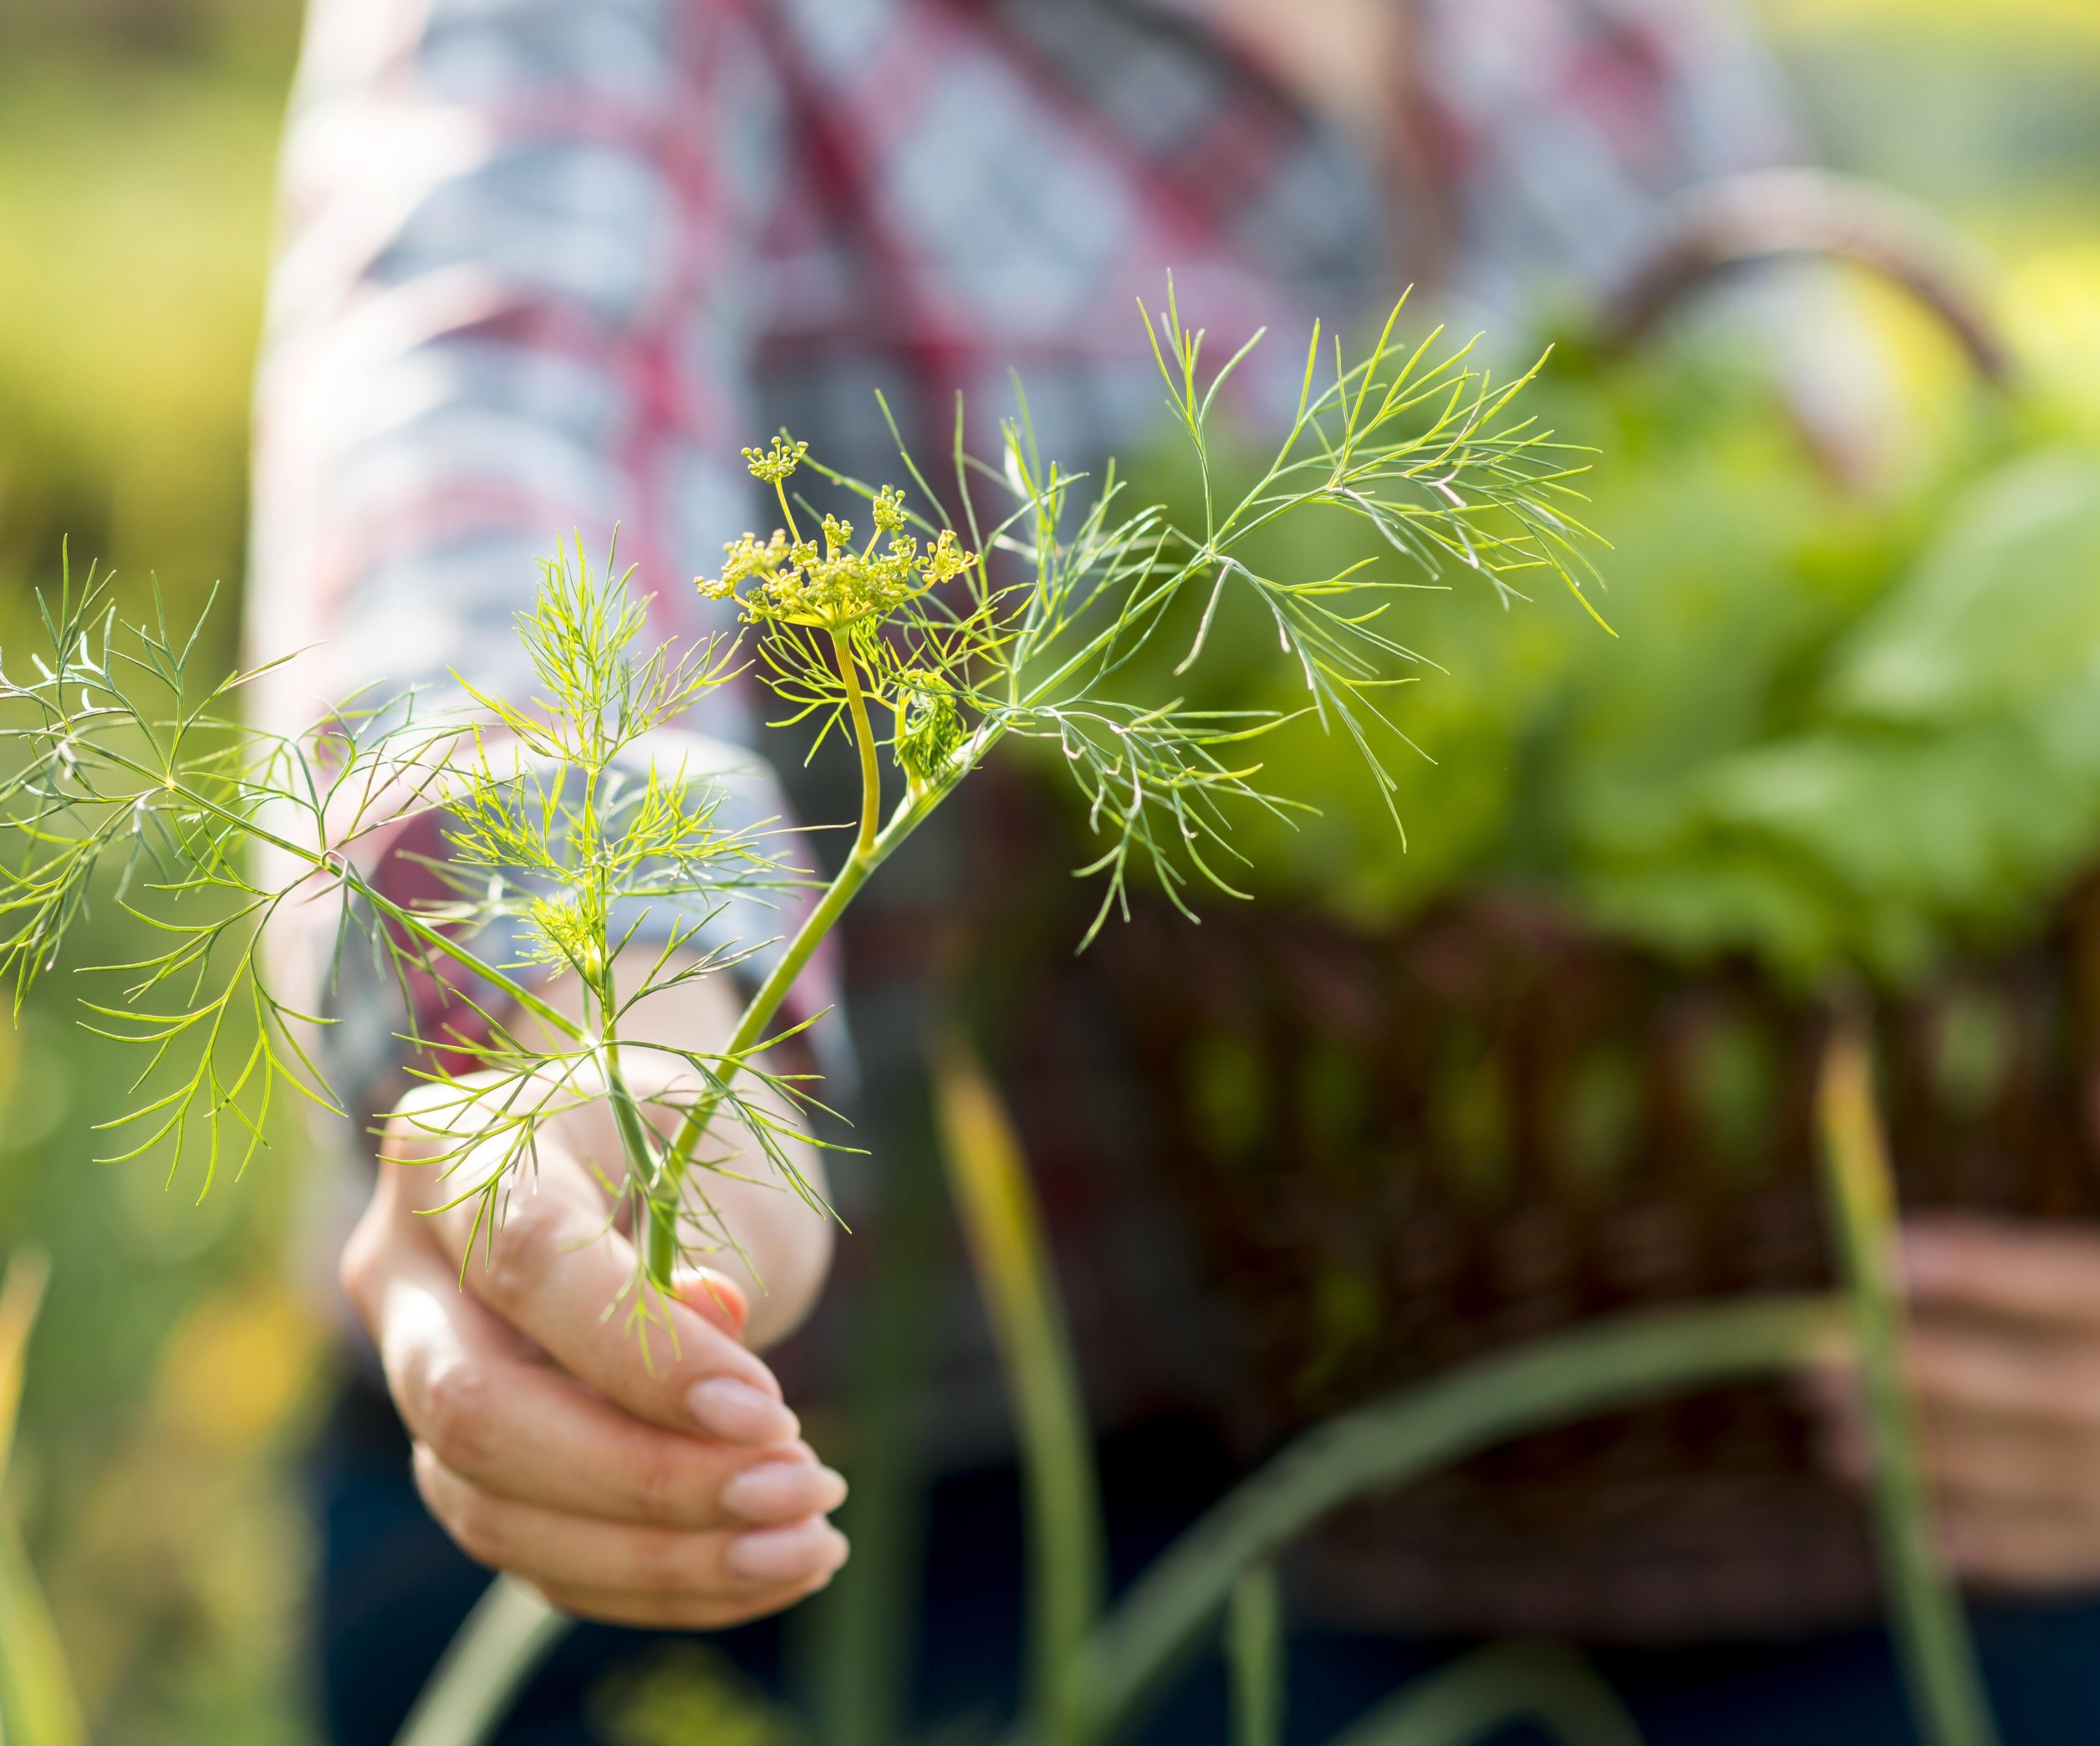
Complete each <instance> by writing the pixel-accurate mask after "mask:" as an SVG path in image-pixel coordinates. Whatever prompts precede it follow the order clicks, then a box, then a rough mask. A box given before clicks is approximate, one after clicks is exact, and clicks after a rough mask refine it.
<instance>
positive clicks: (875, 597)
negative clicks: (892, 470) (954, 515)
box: [694, 436, 971, 631]
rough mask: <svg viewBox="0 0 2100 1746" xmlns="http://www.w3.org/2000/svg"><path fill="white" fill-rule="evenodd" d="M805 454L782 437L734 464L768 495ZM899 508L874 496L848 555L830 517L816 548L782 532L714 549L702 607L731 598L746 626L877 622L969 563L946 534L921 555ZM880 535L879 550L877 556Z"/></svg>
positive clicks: (840, 523)
mask: <svg viewBox="0 0 2100 1746" xmlns="http://www.w3.org/2000/svg"><path fill="white" fill-rule="evenodd" d="M808 452H809V446H808V444H807V443H803V442H792V441H790V440H789V439H788V438H787V437H786V436H776V437H775V438H774V439H773V442H772V447H770V448H768V449H766V450H764V451H760V450H757V449H746V450H745V451H744V458H745V459H746V460H747V462H750V464H751V470H752V476H753V477H757V478H759V479H762V480H765V481H766V482H767V483H769V484H771V485H772V486H774V487H775V488H778V487H779V486H780V484H781V482H782V481H783V480H785V479H786V478H787V477H788V475H789V474H791V473H793V472H794V470H795V468H796V467H797V466H798V465H799V464H800V462H801V461H802V459H803V457H804V456H806V455H807V454H808ZM785 502H786V499H785V498H782V503H783V505H784V503H785ZM904 503H905V500H904V493H902V492H901V491H900V490H898V489H897V488H895V487H894V486H887V485H886V486H884V488H882V489H881V490H880V491H879V492H878V493H876V494H875V496H874V499H873V500H872V502H871V503H870V504H869V508H870V510H871V511H872V513H873V515H874V523H875V531H874V534H872V535H871V536H870V537H869V541H868V544H866V545H864V546H862V547H859V548H858V549H856V548H855V546H854V525H853V523H851V522H849V521H847V520H845V519H844V518H842V517H839V516H835V515H827V516H826V517H825V518H823V527H822V529H821V534H822V540H821V544H819V542H818V540H812V539H799V538H797V537H794V535H793V532H792V530H791V529H782V528H776V529H775V530H774V531H773V533H772V536H771V537H770V538H768V539H766V540H764V541H761V540H760V539H758V537H757V535H756V534H743V535H742V536H740V537H739V538H737V539H733V540H731V541H730V543H729V544H727V545H726V546H725V547H724V548H723V549H722V567H721V574H719V575H716V576H713V577H708V576H701V577H697V578H696V579H695V583H694V585H695V586H696V587H697V588H698V589H699V590H700V591H701V594H703V595H706V597H707V598H708V599H709V600H734V601H735V602H736V603H737V605H739V606H741V607H742V609H743V616H744V621H745V622H746V623H747V624H753V625H759V624H781V625H804V626H807V627H808V628H809V629H812V630H818V631H844V630H847V629H849V628H850V627H851V626H853V625H858V624H860V623H862V622H864V620H869V619H874V618H880V617H883V616H884V615H887V614H889V613H890V612H893V611H895V610H896V609H897V608H898V607H900V606H902V605H905V604H906V603H907V602H909V601H910V600H915V599H917V598H918V597H919V596H920V595H923V594H925V592H926V591H927V590H929V589H933V588H937V587H939V586H940V585H941V584H942V583H943V582H946V581H948V580H950V579H951V578H953V577H955V576H956V575H959V574H961V572H962V571H963V570H965V569H967V568H968V567H969V565H970V564H971V556H970V554H969V553H967V552H966V551H965V550H964V549H962V547H961V544H958V543H957V541H956V536H955V534H954V532H953V530H952V529H950V528H942V529H941V530H940V535H939V537H938V538H937V539H935V541H934V543H933V544H932V546H931V547H930V548H928V549H924V550H922V549H920V544H919V542H918V541H917V540H916V539H913V538H912V536H911V535H910V534H907V533H905V531H904V529H905V525H906V523H907V521H908V519H909V518H908V517H907V516H906V514H905V507H904ZM885 535H886V536H887V537H888V543H887V544H885V545H881V546H880V548H879V549H878V544H879V542H881V541H882V540H883V539H884V536H885Z"/></svg>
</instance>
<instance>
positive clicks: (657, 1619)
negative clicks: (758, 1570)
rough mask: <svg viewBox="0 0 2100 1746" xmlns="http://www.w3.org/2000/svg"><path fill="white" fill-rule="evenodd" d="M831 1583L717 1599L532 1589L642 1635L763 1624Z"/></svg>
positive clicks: (567, 1608)
mask: <svg viewBox="0 0 2100 1746" xmlns="http://www.w3.org/2000/svg"><path fill="white" fill-rule="evenodd" d="M829 1580H830V1578H828V1577H818V1578H816V1579H814V1580H811V1581H808V1582H800V1583H792V1584H786V1585H782V1586H779V1587H777V1588H769V1589H761V1590H757V1591H756V1592H755V1593H752V1594H750V1595H739V1596H736V1597H733V1598H725V1597H723V1596H721V1595H652V1594H636V1593H632V1592H629V1591H624V1590H613V1589H579V1588H565V1587H563V1586H561V1585H559V1584H556V1583H545V1582H543V1583H538V1584H536V1585H535V1586H536V1587H538V1590H539V1591H540V1592H541V1594H543V1595H545V1596H546V1597H547V1600H548V1604H549V1605H550V1606H557V1607H559V1608H560V1609H561V1610H562V1611H563V1612H566V1613H573V1614H575V1615H576V1616H578V1617H579V1618H584V1619H595V1620H597V1621H599V1622H600V1623H602V1624H606V1625H628V1626H635V1627H636V1628H638V1629H641V1630H645V1631H721V1630H725V1629H726V1628H727V1627H728V1626H731V1625H742V1624H743V1623H744V1622H746V1621H747V1620H751V1619H762V1618H764V1617H766V1616H768V1615H769V1614H772V1613H777V1612H779V1611H782V1610H784V1609H785V1608H787V1607H790V1606H793V1605H794V1604H795V1603H796V1602H797V1601H802V1600H805V1599H807V1598H808V1596H809V1595H813V1594H815V1593H816V1592H817V1590H819V1589H821V1588H823V1586H824V1585H825V1584H826V1583H827V1582H828V1581H829Z"/></svg>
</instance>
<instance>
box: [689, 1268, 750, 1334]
mask: <svg viewBox="0 0 2100 1746" xmlns="http://www.w3.org/2000/svg"><path fill="white" fill-rule="evenodd" d="M671 1289H672V1291H673V1292H674V1293H675V1294H676V1295H677V1298H678V1300H679V1302H680V1303H681V1304H685V1306H686V1308H687V1309H688V1310H691V1311H692V1312H693V1313H694V1314H695V1315H699V1316H701V1317H704V1318H705V1319H706V1320H708V1321H711V1322H712V1323H713V1324H714V1325H716V1327H718V1328H720V1329H721V1330H722V1332H723V1333H725V1334H726V1335H728V1336H729V1337H730V1338H731V1340H738V1341H741V1340H742V1339H743V1337H744V1326H745V1324H746V1323H747V1322H748V1321H750V1320H751V1300H750V1299H748V1298H747V1297H746V1296H745V1295H744V1288H743V1287H742V1286H741V1285H739V1284H737V1282H736V1281H735V1280H734V1279H731V1278H730V1277H729V1275H728V1274H725V1273H718V1272H716V1270H715V1269H713V1268H711V1267H686V1268H680V1269H679V1271H678V1274H677V1277H676V1278H675V1279H673V1280H672V1282H671Z"/></svg>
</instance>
